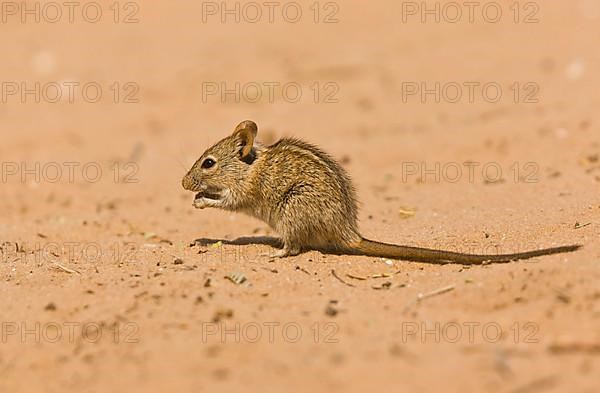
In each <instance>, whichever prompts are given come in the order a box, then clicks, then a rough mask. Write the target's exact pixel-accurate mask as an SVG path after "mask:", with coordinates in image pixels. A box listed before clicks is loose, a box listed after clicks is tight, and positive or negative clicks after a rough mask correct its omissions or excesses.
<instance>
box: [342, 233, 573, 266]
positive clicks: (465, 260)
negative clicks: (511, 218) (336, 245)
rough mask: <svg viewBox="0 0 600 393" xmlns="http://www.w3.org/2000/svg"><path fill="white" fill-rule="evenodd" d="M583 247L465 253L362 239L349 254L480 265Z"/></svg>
mask: <svg viewBox="0 0 600 393" xmlns="http://www.w3.org/2000/svg"><path fill="white" fill-rule="evenodd" d="M579 248H581V245H571V246H561V247H553V248H544V249H542V250H534V251H528V252H520V253H516V254H501V255H477V254H463V253H459V252H451V251H441V250H432V249H429V248H420V247H410V246H398V245H395V244H387V243H380V242H376V241H372V240H368V239H362V240H361V241H360V243H358V245H357V246H355V247H352V248H351V249H349V250H348V251H349V252H348V253H349V254H355V255H366V256H372V257H383V258H392V259H403V260H407V261H415V262H428V263H434V264H445V263H460V264H463V265H479V264H482V263H485V262H490V263H502V262H510V261H516V260H519V259H528V258H533V257H539V256H542V255H550V254H558V253H562V252H572V251H575V250H578V249H579Z"/></svg>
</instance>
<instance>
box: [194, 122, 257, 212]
mask: <svg viewBox="0 0 600 393" xmlns="http://www.w3.org/2000/svg"><path fill="white" fill-rule="evenodd" d="M257 132H258V127H257V126H256V123H254V122H253V121H250V120H246V121H243V122H241V123H240V124H238V126H237V127H236V128H235V130H234V131H233V134H232V135H230V136H228V137H227V138H225V139H222V140H220V141H219V142H217V143H216V144H215V145H213V146H212V147H210V148H208V149H207V150H206V151H205V152H204V153H203V154H202V156H201V157H200V158H199V159H198V161H196V163H195V164H194V165H193V166H192V169H190V170H189V172H188V173H187V174H186V175H185V176H184V177H183V180H182V185H183V188H185V189H186V190H189V191H194V192H197V194H196V198H195V199H194V206H195V207H197V208H204V207H222V208H227V207H231V208H233V207H234V206H235V203H236V201H239V200H240V199H241V198H243V195H244V179H246V178H247V176H246V175H247V172H248V171H249V170H250V167H251V165H252V163H253V162H254V160H255V158H256V149H255V147H254V139H255V138H256V134H257Z"/></svg>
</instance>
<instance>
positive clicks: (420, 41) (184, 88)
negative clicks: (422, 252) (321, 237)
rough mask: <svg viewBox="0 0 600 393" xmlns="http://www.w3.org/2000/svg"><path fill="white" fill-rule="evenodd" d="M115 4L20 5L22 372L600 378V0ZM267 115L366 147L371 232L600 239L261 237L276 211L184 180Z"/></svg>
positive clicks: (18, 362) (555, 382) (10, 20)
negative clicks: (527, 256) (287, 240)
mask: <svg viewBox="0 0 600 393" xmlns="http://www.w3.org/2000/svg"><path fill="white" fill-rule="evenodd" d="M101 3H102V5H101V8H102V11H103V13H102V17H101V20H100V21H99V22H97V23H90V22H87V21H85V20H84V19H83V16H82V14H81V12H82V8H83V6H80V7H78V8H76V9H75V10H74V14H73V18H74V23H69V20H68V17H69V15H68V9H67V8H66V7H65V8H63V9H62V12H63V14H62V18H61V19H60V20H58V21H56V23H49V21H48V19H52V18H55V16H56V10H53V9H48V8H46V9H45V10H44V8H40V11H39V12H40V18H41V19H40V23H35V21H34V19H33V18H34V17H35V15H33V16H31V15H29V16H27V14H23V12H24V11H23V10H20V9H14V7H12V8H11V7H10V4H3V5H4V8H3V12H2V17H3V21H2V22H0V47H1V48H2V53H3V61H2V62H0V71H1V75H2V82H3V85H2V93H3V96H2V102H1V103H0V121H1V124H2V134H1V136H2V143H1V144H0V157H1V160H0V162H1V163H2V168H1V169H2V173H1V175H2V184H1V185H0V190H1V194H0V195H1V197H0V216H1V217H2V220H1V222H0V244H2V250H1V253H0V255H1V257H2V260H1V263H0V273H1V278H2V280H1V281H0V282H1V283H0V310H2V318H1V322H2V330H1V332H0V333H1V335H0V338H1V339H2V343H1V344H0V392H3V393H4V392H7V393H13V392H41V391H49V392H70V391H73V392H117V391H119V392H132V391H144V392H151V391H178V392H187V391H195V392H198V391H205V392H209V391H242V390H243V391H259V392H282V391H313V392H315V391H327V392H332V391H340V392H348V391H357V392H365V391H406V392H442V391H443V392H474V391H480V392H482V391H486V392H502V393H503V392H521V393H524V392H527V393H530V392H531V393H536V392H564V391H573V392H586V393H587V392H589V393H592V392H596V391H598V390H599V389H600V386H599V384H598V378H597V376H598V374H599V373H600V363H599V362H598V359H599V356H600V287H599V285H598V283H599V278H600V270H599V268H598V266H599V263H600V242H599V241H598V240H599V237H600V226H599V225H600V196H599V195H600V193H599V190H600V158H599V155H600V132H599V129H600V117H599V112H598V107H600V97H599V95H598V77H597V76H595V75H596V71H597V70H598V69H600V56H599V52H598V50H597V48H598V36H599V34H600V6H599V5H598V4H597V2H595V1H585V0H577V1H572V2H567V1H560V2H558V1H554V2H550V1H547V2H537V3H525V2H523V3H519V4H518V5H519V8H518V9H519V13H518V15H517V14H516V13H515V12H516V11H515V9H514V7H513V8H509V7H511V5H510V4H509V3H506V4H505V2H498V3H497V4H500V3H502V4H501V5H499V6H500V8H501V9H502V11H503V13H502V18H501V20H500V21H498V22H496V23H493V22H492V19H493V17H495V14H494V9H490V8H489V6H488V8H486V11H487V14H486V15H485V18H484V16H483V15H482V13H481V12H482V9H483V5H484V4H486V3H483V4H482V5H481V6H479V7H477V8H475V10H474V13H473V18H474V19H473V23H470V21H469V12H468V8H463V9H462V16H461V17H460V20H458V21H456V23H450V22H451V21H450V19H453V18H455V17H456V10H455V9H451V8H448V7H443V6H444V5H445V3H442V4H441V6H440V13H441V16H440V22H439V23H436V22H435V21H434V18H435V15H430V16H427V15H428V14H426V15H424V16H425V17H426V18H428V19H426V21H425V23H422V22H421V15H420V13H419V10H418V9H415V8H414V7H415V4H416V6H417V7H419V4H420V2H417V3H406V2H396V1H379V2H374V3H368V2H364V1H357V0H353V1H344V2H340V3H325V2H323V3H318V9H319V11H320V12H319V14H318V16H317V19H318V23H315V21H314V18H315V16H316V14H315V10H316V8H315V7H314V6H313V3H314V2H300V3H299V4H300V7H301V8H302V11H303V13H302V16H301V17H300V20H299V21H298V22H297V23H292V22H291V21H292V20H293V19H294V18H295V10H294V9H293V8H290V7H289V6H288V8H286V14H284V15H282V9H283V5H280V6H279V7H277V8H275V9H274V10H273V21H272V23H271V22H269V9H268V8H266V7H264V6H263V7H262V10H261V11H262V13H263V14H262V18H261V19H260V20H258V21H256V23H250V22H251V20H250V19H253V18H255V15H256V10H255V9H252V7H253V6H250V8H248V6H246V7H245V8H244V7H241V6H240V13H241V14H242V15H241V18H240V22H239V23H236V22H235V20H234V18H235V15H229V14H225V15H224V16H225V17H226V18H227V19H226V21H225V23H222V22H221V15H220V13H219V11H222V10H219V9H215V7H217V8H219V7H220V2H217V3H203V2H181V1H169V2H161V3H158V2H155V3H152V4H151V3H149V2H144V3H139V6H138V7H139V10H138V9H136V7H135V3H130V4H129V3H128V4H129V5H126V4H125V3H120V4H119V7H120V8H119V10H120V12H119V15H116V14H115V9H114V8H113V9H111V8H110V7H111V4H112V2H106V3H104V2H101ZM14 4H16V6H17V7H19V8H20V7H21V6H20V5H19V4H20V3H14ZM28 4H29V3H28ZM255 4H256V3H255ZM259 4H262V3H259ZM29 6H30V7H31V9H34V8H33V7H34V5H33V3H31V4H29ZM434 6H435V5H434V3H433V2H429V3H428V7H429V8H430V9H435V8H434ZM6 7H8V8H6ZM40 7H41V6H40ZM203 7H204V17H205V22H203ZM228 7H230V9H233V10H234V9H235V8H234V3H232V2H231V3H229V6H228ZM310 7H313V8H310ZM403 7H404V11H405V12H404V16H405V22H403ZM15 12H16V14H15ZM34 12H35V11H34ZM214 12H217V14H216V15H213V13H214ZM414 12H417V14H416V15H413V13H414ZM42 13H43V14H42ZM22 14H23V15H22ZM228 15H229V16H228ZM21 17H25V18H26V20H25V23H23V22H21ZM92 17H94V9H87V14H86V18H88V19H90V18H92ZM115 17H117V18H118V20H119V21H121V22H122V21H123V20H125V19H127V20H129V21H134V20H135V19H136V18H137V20H138V22H137V23H128V24H125V23H114V20H113V19H114V18H115ZM515 17H517V19H518V23H515V21H514V18H515ZM335 19H337V23H324V21H325V20H327V21H329V22H332V21H335ZM4 20H5V22H4ZM536 20H537V22H535V21H536ZM525 21H528V22H534V23H524V22H525ZM594 48H596V49H594ZM69 82H77V83H79V85H73V84H70V83H69ZM438 82H439V84H440V85H439V89H437V90H438V91H437V94H438V95H439V97H436V83H438ZM36 83H40V85H39V88H37V87H36ZM115 83H118V85H115ZM236 83H239V92H238V93H236V92H235V90H236ZM86 84H87V86H86V87H85V89H84V85H86ZM57 86H58V87H60V89H61V90H60V93H61V95H62V97H61V98H58V99H55V98H56V97H57V94H58V93H59V90H57ZM284 86H285V90H284V89H283V87H284ZM484 87H485V89H484ZM70 88H71V89H72V91H70V90H69V89H70ZM98 88H100V89H101V91H102V96H101V97H99V98H98V99H97V102H93V101H95V99H94V97H95V96H96V91H97V90H98ZM224 88H225V89H227V90H228V92H225V93H226V94H225V97H224V98H225V99H224V100H223V99H222V97H221V93H223V89H224ZM498 88H500V89H501V93H500V95H498V93H499V91H500V90H498ZM24 89H27V90H29V91H30V92H29V93H27V92H25V95H24V96H23V95H22V93H23V90H24ZM270 89H273V90H272V91H271V90H270ZM415 89H418V91H417V90H415ZM423 89H427V90H428V91H429V92H426V94H425V95H424V96H422V95H421V93H422V90H423ZM36 90H38V92H39V101H40V102H39V103H36V102H35V101H36V99H37V98H38V97H36V93H35V91H36ZM298 92H301V94H302V95H301V96H298V97H297V94H298ZM459 92H461V93H462V95H460V96H458V95H457V94H458V93H459ZM69 93H73V94H72V97H71V98H72V100H71V101H73V102H69V101H70V100H69V98H70V97H69ZM258 93H261V94H262V95H261V97H257V94H258ZM236 95H237V97H236ZM436 99H438V100H439V102H436ZM136 100H137V101H138V102H137V103H136V102H135V101H136ZM51 101H58V102H54V103H53V102H51ZM115 101H117V102H116V103H115ZM132 101H133V102H132ZM453 101H457V102H453ZM244 119H253V120H255V121H256V122H257V123H258V124H259V127H260V129H259V134H258V137H259V139H260V140H262V141H263V142H267V143H269V142H272V141H274V140H277V139H278V138H280V137H282V136H296V137H300V138H303V139H305V140H307V141H310V142H312V143H314V144H317V145H319V146H321V147H323V149H325V150H326V151H328V152H330V153H331V154H332V155H333V156H335V157H337V158H338V159H339V160H340V161H341V162H343V165H344V167H345V168H346V169H347V171H348V172H349V173H350V174H351V176H352V177H353V179H354V182H355V185H356V187H357V190H358V195H359V199H360V201H361V211H360V228H361V231H362V232H363V234H364V235H365V236H366V237H369V238H373V239H379V240H382V241H387V242H394V243H403V244H410V245H418V246H424V247H438V248H444V249H452V250H461V251H470V252H488V253H490V252H514V251H523V250H526V249H531V248H540V247H550V246H557V245H563V244H574V243H579V244H583V245H584V248H583V249H582V250H580V251H577V252H575V253H571V254H561V255H553V256H548V257H543V258H535V259H533V260H529V261H520V262H514V263H508V264H501V265H486V266H479V267H471V268H467V267H463V266H460V265H453V264H450V265H443V266H439V265H431V264H424V263H410V262H403V261H386V260H382V259H381V258H368V257H359V256H356V257H354V256H353V257H347V256H330V255H322V254H319V253H316V252H310V253H306V254H303V255H300V256H297V257H293V258H286V259H282V260H275V261H269V260H268V259H267V258H264V257H258V255H259V254H260V253H263V252H265V251H272V250H273V248H272V247H270V246H269V245H268V244H270V243H272V240H273V238H274V237H276V236H277V234H276V233H273V232H272V231H271V230H269V228H268V227H267V225H265V224H264V223H261V222H259V221H256V220H255V219H253V218H250V217H247V216H244V215H242V214H234V213H228V212H223V211H218V210H210V209H207V210H195V209H194V208H193V207H192V206H191V205H192V199H193V194H192V193H190V192H186V191H184V190H183V189H182V187H181V178H182V176H183V175H184V174H185V172H186V171H187V169H189V167H190V166H191V165H192V164H193V162H194V161H195V159H196V158H197V157H198V156H199V155H200V154H201V153H202V152H203V150H204V149H205V148H207V147H208V146H209V145H210V144H212V143H214V142H215V141H217V140H219V139H220V138H222V137H224V136H226V135H227V134H228V133H230V132H231V131H232V129H233V127H234V126H235V125H236V124H237V123H238V122H239V121H241V120H244ZM469 168H471V169H469ZM99 170H100V171H101V172H99ZM36 176H37V177H38V178H37V179H36ZM196 239H199V240H201V242H198V244H196V245H193V246H190V244H193V243H194V241H195V240H196ZM236 239H238V241H237V242H236V241H234V240H236ZM240 239H241V240H240ZM219 241H221V242H219ZM228 241H234V242H233V243H237V244H228ZM200 243H202V244H207V245H206V246H205V245H201V244H200ZM240 243H241V244H240ZM231 274H234V276H235V277H237V278H240V277H242V276H243V277H244V278H245V281H244V282H242V283H239V281H240V280H237V282H238V283H236V282H233V281H236V280H235V279H234V280H230V279H228V278H226V277H227V276H229V275H231ZM336 276H337V277H336ZM594 375H596V377H594Z"/></svg>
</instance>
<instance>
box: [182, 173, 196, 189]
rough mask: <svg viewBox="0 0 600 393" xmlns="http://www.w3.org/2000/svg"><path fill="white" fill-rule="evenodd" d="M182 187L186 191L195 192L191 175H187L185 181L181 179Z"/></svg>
mask: <svg viewBox="0 0 600 393" xmlns="http://www.w3.org/2000/svg"><path fill="white" fill-rule="evenodd" d="M181 185H182V186H183V189H184V190H188V191H193V190H192V188H193V186H194V179H192V177H191V176H190V175H185V176H184V177H183V179H181Z"/></svg>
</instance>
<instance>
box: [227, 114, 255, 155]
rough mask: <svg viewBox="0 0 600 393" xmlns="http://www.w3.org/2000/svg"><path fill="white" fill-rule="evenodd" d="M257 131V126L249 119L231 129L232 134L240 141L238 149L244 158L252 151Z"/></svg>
mask: <svg viewBox="0 0 600 393" xmlns="http://www.w3.org/2000/svg"><path fill="white" fill-rule="evenodd" d="M257 133H258V126H257V125H256V123H255V122H253V121H251V120H246V121H243V122H241V123H240V124H238V126H237V127H235V131H233V136H234V137H236V138H237V139H239V140H240V141H241V144H242V150H241V151H240V154H241V157H242V158H245V157H247V156H248V154H250V152H251V151H252V147H253V146H254V138H256V134H257Z"/></svg>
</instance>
